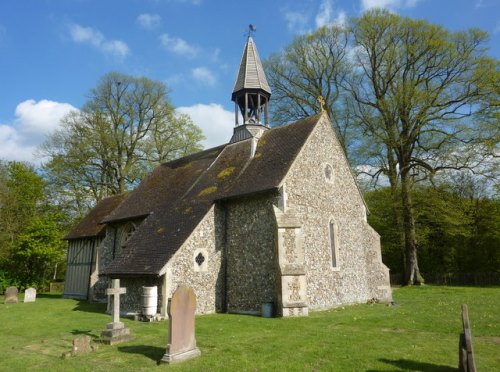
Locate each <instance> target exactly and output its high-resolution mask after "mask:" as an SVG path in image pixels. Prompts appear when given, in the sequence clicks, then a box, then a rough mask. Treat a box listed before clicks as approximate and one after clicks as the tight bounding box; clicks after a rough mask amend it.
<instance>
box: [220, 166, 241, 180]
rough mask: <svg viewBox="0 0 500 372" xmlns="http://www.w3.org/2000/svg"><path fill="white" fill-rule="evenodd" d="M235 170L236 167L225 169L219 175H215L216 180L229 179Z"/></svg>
mask: <svg viewBox="0 0 500 372" xmlns="http://www.w3.org/2000/svg"><path fill="white" fill-rule="evenodd" d="M235 169H236V167H227V168H226V169H223V170H221V171H220V172H219V174H217V178H218V179H224V178H226V177H229V176H230V175H231V174H232V173H233V172H234V170H235Z"/></svg>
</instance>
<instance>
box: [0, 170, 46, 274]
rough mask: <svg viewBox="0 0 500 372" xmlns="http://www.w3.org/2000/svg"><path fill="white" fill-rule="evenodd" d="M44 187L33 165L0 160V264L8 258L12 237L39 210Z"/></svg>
mask: <svg viewBox="0 0 500 372" xmlns="http://www.w3.org/2000/svg"><path fill="white" fill-rule="evenodd" d="M44 187H45V182H44V181H43V180H42V178H41V177H40V176H39V175H38V174H37V173H36V172H35V170H34V168H33V166H31V165H29V164H27V163H21V162H6V163H3V162H0V267H2V266H3V265H4V264H5V262H6V261H7V260H8V259H9V257H10V254H11V251H12V249H13V244H14V241H15V239H16V237H17V236H18V235H19V234H20V233H21V231H22V230H23V229H24V227H25V226H26V224H27V223H29V221H30V220H31V219H32V218H33V217H34V216H36V215H37V214H38V213H39V212H40V211H41V210H42V209H43V202H44V196H45V190H44Z"/></svg>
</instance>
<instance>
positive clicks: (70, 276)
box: [63, 236, 104, 299]
mask: <svg viewBox="0 0 500 372" xmlns="http://www.w3.org/2000/svg"><path fill="white" fill-rule="evenodd" d="M103 239H104V237H100V236H99V237H92V238H86V239H75V240H69V241H68V243H69V244H68V261H67V263H68V265H67V269H66V279H65V283H64V293H63V297H69V298H77V299H88V298H89V292H90V289H91V288H92V286H93V285H94V284H95V283H93V281H94V279H92V278H94V277H95V276H96V275H93V274H94V272H95V271H96V269H97V265H96V263H97V250H98V248H99V246H100V245H101V243H102V241H103Z"/></svg>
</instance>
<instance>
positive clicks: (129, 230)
mask: <svg viewBox="0 0 500 372" xmlns="http://www.w3.org/2000/svg"><path fill="white" fill-rule="evenodd" d="M136 228H137V225H136V224H135V223H133V222H127V223H126V225H125V226H124V227H123V235H122V239H121V244H120V247H122V248H124V247H125V246H126V245H127V242H128V241H129V240H130V238H131V237H132V235H134V232H135V230H136Z"/></svg>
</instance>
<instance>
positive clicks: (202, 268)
mask: <svg viewBox="0 0 500 372" xmlns="http://www.w3.org/2000/svg"><path fill="white" fill-rule="evenodd" d="M200 254H201V255H202V256H203V262H202V263H201V265H200V264H198V262H197V260H196V257H198V255H200ZM193 271H194V272H196V273H199V272H207V271H208V251H207V250H206V249H204V248H199V249H196V250H195V251H194V253H193Z"/></svg>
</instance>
